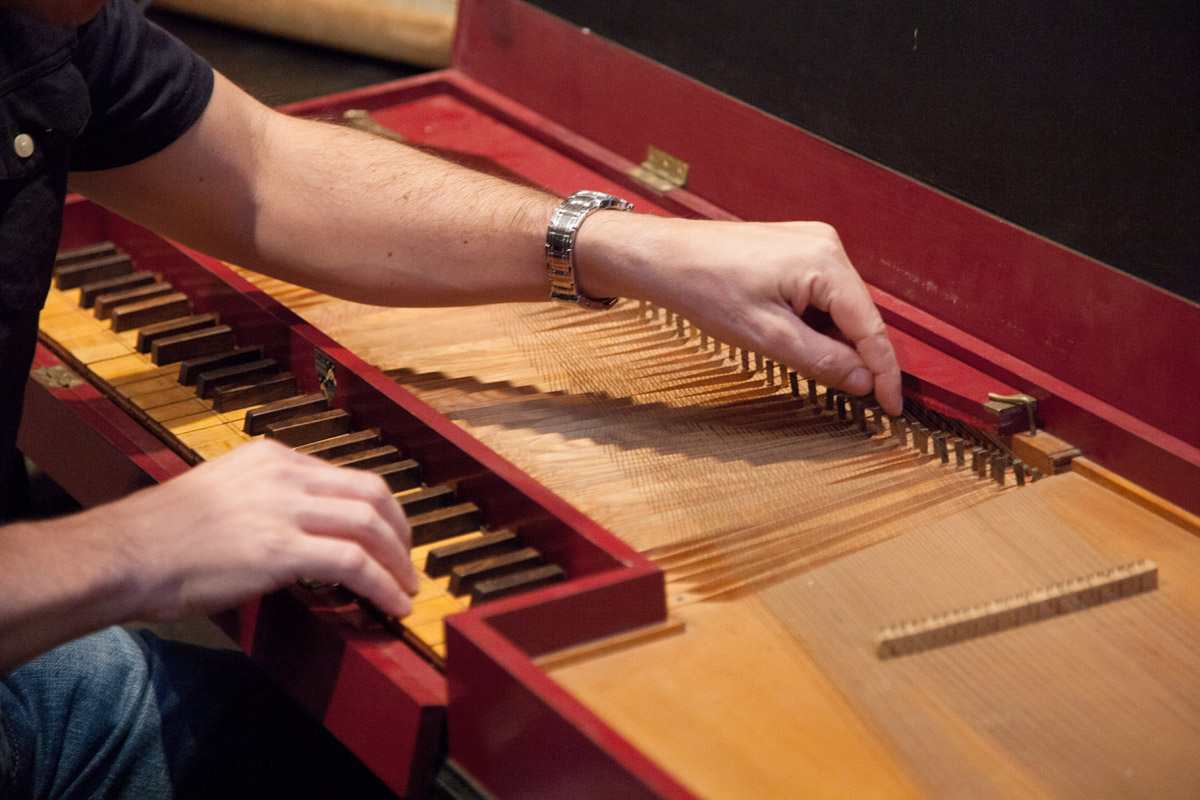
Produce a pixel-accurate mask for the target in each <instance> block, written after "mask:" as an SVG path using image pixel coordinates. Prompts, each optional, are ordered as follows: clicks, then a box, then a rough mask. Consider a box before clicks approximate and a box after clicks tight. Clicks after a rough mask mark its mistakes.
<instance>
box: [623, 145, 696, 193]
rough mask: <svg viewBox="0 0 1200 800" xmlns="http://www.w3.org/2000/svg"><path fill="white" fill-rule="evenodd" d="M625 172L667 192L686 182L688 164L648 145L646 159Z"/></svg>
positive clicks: (678, 187)
mask: <svg viewBox="0 0 1200 800" xmlns="http://www.w3.org/2000/svg"><path fill="white" fill-rule="evenodd" d="M626 174H627V175H628V176H629V177H631V178H633V179H634V180H635V181H637V182H639V183H642V184H644V185H646V186H649V187H650V188H651V189H653V190H654V191H656V192H669V191H671V190H672V189H682V188H683V185H684V184H685V183H687V177H688V165H687V162H686V161H681V160H680V159H678V158H676V157H675V156H673V155H671V154H670V153H666V152H663V151H662V150H659V149H658V148H657V147H655V146H654V145H650V146H649V147H647V148H646V160H645V161H643V162H642V163H641V166H637V167H634V168H633V169H631V170H629V172H627V173H626Z"/></svg>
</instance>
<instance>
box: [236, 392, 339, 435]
mask: <svg viewBox="0 0 1200 800" xmlns="http://www.w3.org/2000/svg"><path fill="white" fill-rule="evenodd" d="M328 410H329V401H328V400H326V399H325V395H323V394H307V395H304V396H302V397H291V398H288V399H286V400H278V401H276V402H274V403H268V404H266V405H264V406H262V407H261V408H255V409H252V410H251V411H248V412H246V433H248V434H250V435H251V436H257V435H258V434H260V433H263V432H264V431H266V429H267V426H268V425H270V424H271V423H273V422H283V421H284V420H288V419H295V418H296V417H307V416H310V415H312V414H317V413H320V412H322V411H328ZM301 449H303V448H301Z"/></svg>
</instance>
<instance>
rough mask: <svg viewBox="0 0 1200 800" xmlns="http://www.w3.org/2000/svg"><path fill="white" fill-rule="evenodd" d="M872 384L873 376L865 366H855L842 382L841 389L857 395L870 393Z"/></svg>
mask: <svg viewBox="0 0 1200 800" xmlns="http://www.w3.org/2000/svg"><path fill="white" fill-rule="evenodd" d="M874 386H875V378H874V376H873V375H871V372H870V370H868V369H867V368H866V367H855V368H854V370H853V371H851V373H850V374H849V375H847V376H846V380H845V381H843V383H842V388H843V389H845V390H846V391H847V392H850V394H855V395H858V396H859V397H862V396H863V395H865V394H870V392H871V389H872V388H874Z"/></svg>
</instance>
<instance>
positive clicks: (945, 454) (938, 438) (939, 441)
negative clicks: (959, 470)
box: [933, 431, 950, 464]
mask: <svg viewBox="0 0 1200 800" xmlns="http://www.w3.org/2000/svg"><path fill="white" fill-rule="evenodd" d="M933 454H934V455H935V456H937V457H938V460H939V461H941V462H942V463H943V464H949V463H950V451H949V449H948V448H947V447H946V432H945V431H936V432H934V434H933Z"/></svg>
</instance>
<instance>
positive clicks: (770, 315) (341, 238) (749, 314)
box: [75, 76, 901, 413]
mask: <svg viewBox="0 0 1200 800" xmlns="http://www.w3.org/2000/svg"><path fill="white" fill-rule="evenodd" d="M75 180H76V182H75V186H76V188H78V189H80V190H81V191H84V193H85V194H89V195H91V196H92V197H93V198H94V199H97V200H98V201H99V202H101V203H103V204H105V205H107V206H109V207H110V208H113V209H114V210H116V211H118V212H120V213H122V214H125V215H126V216H129V217H131V218H133V219H135V220H136V221H138V222H141V223H143V224H145V225H147V226H148V227H150V228H152V229H154V230H156V231H158V232H160V233H165V234H166V235H168V236H172V237H174V238H177V239H179V240H181V241H183V242H185V243H187V244H190V245H191V246H193V247H195V248H197V249H199V250H202V251H205V252H207V253H209V254H210V255H214V256H217V257H219V258H224V259H226V260H229V261H233V262H235V263H239V264H241V265H242V266H246V267H250V268H252V269H257V270H259V271H262V272H265V273H267V274H269V275H273V276H275V277H278V278H282V279H284V280H288V281H291V282H293V283H298V284H301V285H305V286H308V287H310V288H313V289H318V290H320V291H323V292H326V293H328V294H333V295H337V296H340V297H345V298H349V299H352V300H358V301H361V302H366V303H374V304H379V305H410V306H426V305H468V304H473V303H489V302H507V301H521V300H541V299H545V298H546V297H548V285H547V280H546V272H545V263H544V245H545V235H546V227H547V224H548V222H549V220H550V217H551V214H552V213H553V210H554V208H555V206H556V205H557V203H558V200H557V198H553V197H551V196H549V195H545V194H542V193H541V192H539V191H537V190H535V189H529V188H527V187H524V186H518V185H515V184H511V183H508V182H505V181H502V180H499V179H496V178H494V177H492V176H488V175H481V174H478V173H474V172H472V171H470V170H467V169H464V168H462V167H459V166H457V165H454V164H450V163H447V162H445V161H442V160H440V159H437V158H435V157H433V156H430V155H427V154H425V153H422V152H420V151H418V150H414V149H412V148H409V147H405V146H404V145H401V144H398V143H396V142H392V141H388V140H383V139H379V138H377V137H373V136H370V135H369V134H365V133H362V132H360V131H355V130H348V129H344V128H340V127H336V126H332V125H327V124H322V123H318V122H313V121H309V120H300V119H292V118H288V117H284V116H282V115H279V114H277V113H275V112H273V111H270V110H269V109H266V108H265V107H263V106H262V105H261V104H259V103H257V102H256V101H254V100H252V99H251V98H249V97H248V96H247V95H245V93H243V92H241V91H240V90H239V89H237V88H236V87H234V86H233V85H232V84H230V83H229V82H228V81H227V80H225V79H224V78H221V77H220V76H217V82H216V90H215V93H214V95H213V99H212V102H211V103H210V105H209V108H208V109H207V110H206V111H205V113H204V115H203V116H202V117H201V119H200V121H199V122H198V123H197V124H196V125H195V126H194V127H193V128H192V130H190V131H188V132H187V133H186V134H184V136H183V137H182V138H180V139H179V140H178V141H176V142H175V143H174V144H172V145H170V146H169V147H167V148H166V149H165V150H163V151H162V152H160V153H158V154H156V155H154V156H151V157H150V158H147V159H145V160H144V161H142V162H139V163H137V164H133V165H130V166H128V167H122V168H119V169H115V170H109V171H107V172H106V173H100V174H93V175H79V176H76V179H75ZM579 188H594V187H579ZM577 244H578V250H577V255H578V258H577V276H576V277H577V280H578V285H579V289H580V290H581V291H582V292H583V293H584V294H588V295H591V296H619V297H635V298H638V299H646V300H652V301H654V302H657V303H659V304H661V305H664V306H667V307H669V308H671V309H672V310H674V311H677V312H679V313H681V314H683V315H684V316H686V317H687V318H688V319H690V320H691V321H692V322H693V323H694V324H695V325H696V326H697V327H699V328H700V329H701V330H705V331H707V332H708V333H710V334H711V335H713V336H716V337H718V338H721V339H723V340H724V341H727V342H729V343H730V344H736V345H738V346H741V347H745V348H747V349H750V350H753V351H756V352H760V353H762V354H763V355H764V356H767V357H769V358H771V359H773V360H775V361H778V362H780V363H783V364H787V365H789V366H791V367H793V368H795V369H798V370H800V371H801V372H803V374H805V375H809V376H812V377H814V378H817V379H818V380H821V381H823V382H826V383H830V384H832V385H834V386H837V387H839V388H841V389H845V390H847V391H850V392H854V393H856V394H865V393H867V392H870V391H872V390H874V391H875V393H876V396H877V398H878V399H879V402H880V403H881V404H882V405H883V407H884V408H885V409H886V410H887V411H888V412H889V413H899V411H900V408H901V400H900V370H899V367H898V365H897V364H896V359H895V354H894V353H893V351H892V348H891V345H890V343H889V342H888V339H887V333H886V330H885V328H884V326H883V321H882V320H881V319H880V317H879V314H878V312H877V311H876V309H875V307H874V305H873V304H872V303H871V300H870V295H869V294H868V292H867V290H866V287H865V286H864V285H863V283H862V281H861V279H860V278H859V277H858V274H857V273H856V272H855V270H854V268H853V266H852V265H851V264H850V261H849V259H848V258H847V256H846V253H845V251H844V250H843V248H842V245H841V242H840V241H839V240H838V237H837V234H836V233H835V232H834V231H833V229H832V228H830V227H829V226H827V225H822V224H820V223H809V222H793V223H773V224H761V223H723V222H697V221H690V220H678V219H663V218H659V217H649V216H647V215H641V214H628V213H623V212H618V211H602V212H600V213H599V214H597V215H595V216H594V217H591V218H589V219H588V221H587V222H586V223H585V224H584V225H583V227H582V228H581V229H580V231H579V238H578V242H577ZM809 306H813V307H816V308H818V309H820V310H822V311H827V312H829V313H830V314H831V315H832V317H833V321H834V323H835V324H836V325H837V326H838V327H839V328H840V330H841V332H842V333H843V334H844V336H845V338H846V339H847V340H849V342H850V344H851V346H847V345H846V344H845V343H843V342H840V341H836V340H834V339H831V338H829V337H825V336H822V335H820V334H817V333H816V332H814V331H812V330H810V329H809V328H807V326H805V325H804V324H803V322H802V321H801V320H800V318H799V314H800V313H801V312H802V311H804V309H805V308H807V307H809Z"/></svg>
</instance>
